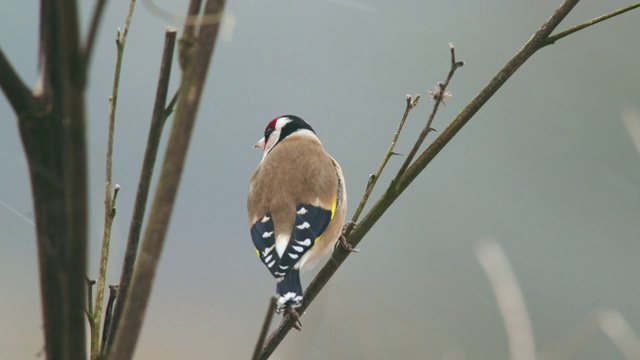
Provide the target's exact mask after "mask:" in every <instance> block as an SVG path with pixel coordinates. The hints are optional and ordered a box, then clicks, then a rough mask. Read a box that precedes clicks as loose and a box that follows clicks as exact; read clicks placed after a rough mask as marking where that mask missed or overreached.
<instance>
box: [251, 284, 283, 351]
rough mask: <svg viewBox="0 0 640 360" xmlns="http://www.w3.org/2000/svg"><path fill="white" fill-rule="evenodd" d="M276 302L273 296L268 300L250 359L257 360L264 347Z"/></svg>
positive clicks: (276, 297)
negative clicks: (265, 312)
mask: <svg viewBox="0 0 640 360" xmlns="http://www.w3.org/2000/svg"><path fill="white" fill-rule="evenodd" d="M277 301H278V296H277V295H274V296H272V297H271V298H270V299H269V306H267V314H266V315H265V316H264V321H263V322H262V329H261V330H260V335H259V336H258V341H256V347H255V349H254V350H253V356H252V357H251V359H253V360H258V359H259V356H260V350H262V345H264V339H266V338H267V333H268V332H269V326H270V325H271V319H273V313H274V311H273V309H274V308H275V307H276V302H277Z"/></svg>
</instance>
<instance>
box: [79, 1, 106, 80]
mask: <svg viewBox="0 0 640 360" xmlns="http://www.w3.org/2000/svg"><path fill="white" fill-rule="evenodd" d="M106 4H107V0H98V1H97V2H96V5H95V8H94V9H93V15H92V16H91V23H90V25H89V35H88V36H87V40H86V43H85V44H84V46H83V49H82V67H83V68H84V74H85V76H86V75H87V72H88V71H87V68H88V67H89V63H91V55H92V54H93V49H94V47H95V39H96V36H97V34H98V28H99V27H100V21H101V20H102V18H103V16H102V14H103V13H104V8H105V5H106ZM85 81H86V79H85Z"/></svg>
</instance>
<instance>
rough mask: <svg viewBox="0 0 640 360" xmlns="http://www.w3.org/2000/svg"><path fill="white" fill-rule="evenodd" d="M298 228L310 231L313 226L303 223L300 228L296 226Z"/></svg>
mask: <svg viewBox="0 0 640 360" xmlns="http://www.w3.org/2000/svg"><path fill="white" fill-rule="evenodd" d="M296 227H297V228H298V229H300V230H302V229H308V228H310V227H311V225H309V223H308V222H306V221H305V222H303V223H302V225H298V226H296Z"/></svg>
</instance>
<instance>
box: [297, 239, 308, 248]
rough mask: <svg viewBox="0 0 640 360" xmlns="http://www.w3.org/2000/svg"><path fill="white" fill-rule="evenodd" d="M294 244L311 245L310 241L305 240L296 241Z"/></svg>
mask: <svg viewBox="0 0 640 360" xmlns="http://www.w3.org/2000/svg"><path fill="white" fill-rule="evenodd" d="M296 242H297V243H298V244H300V245H302V246H309V245H311V239H305V240H304V241H298V240H296Z"/></svg>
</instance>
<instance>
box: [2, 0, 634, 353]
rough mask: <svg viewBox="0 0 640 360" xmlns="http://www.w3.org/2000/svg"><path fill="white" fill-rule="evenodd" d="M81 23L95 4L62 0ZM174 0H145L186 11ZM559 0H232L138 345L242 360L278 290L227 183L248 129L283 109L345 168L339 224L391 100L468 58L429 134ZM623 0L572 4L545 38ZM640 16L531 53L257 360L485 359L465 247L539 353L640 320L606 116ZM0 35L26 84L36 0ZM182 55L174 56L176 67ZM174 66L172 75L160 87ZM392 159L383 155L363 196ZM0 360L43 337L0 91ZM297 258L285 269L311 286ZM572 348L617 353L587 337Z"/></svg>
mask: <svg viewBox="0 0 640 360" xmlns="http://www.w3.org/2000/svg"><path fill="white" fill-rule="evenodd" d="M81 3H82V4H81V5H82V9H81V10H82V13H83V21H84V23H83V27H84V29H86V28H87V19H88V16H89V14H90V12H91V10H92V6H93V3H94V2H93V1H81ZM186 3H187V2H186V1H182V2H178V1H169V0H163V1H156V4H158V5H159V6H161V7H163V8H164V9H166V10H168V11H171V12H175V13H178V14H182V13H184V10H185V8H186ZM559 3H560V1H559V0H557V1H551V0H545V1H536V2H534V1H526V0H517V1H514V0H483V1H440V2H435V1H417V0H403V1H395V2H390V1H380V0H378V1H364V0H353V1H352V0H331V1H329V0H325V1H317V2H307V1H285V0H283V1H251V2H250V1H229V4H228V6H227V10H228V12H229V13H230V14H231V15H230V16H231V17H229V18H227V21H226V24H225V26H226V27H227V28H226V29H227V33H226V38H224V39H220V41H219V42H218V44H217V47H216V51H215V56H214V60H213V63H212V67H211V71H210V73H209V78H208V82H207V86H206V92H205V95H204V100H203V103H202V106H201V109H200V113H199V119H198V122H197V125H196V129H195V133H194V137H193V141H192V144H191V148H190V153H189V157H188V163H187V167H186V169H185V173H184V176H183V181H182V185H181V189H180V193H179V197H178V201H177V204H176V208H175V211H174V215H173V219H172V223H171V227H170V232H169V235H168V239H167V243H166V246H165V250H164V253H163V257H162V262H161V264H160V269H159V273H158V276H157V280H156V282H155V284H154V288H153V296H152V300H151V303H150V307H149V310H148V312H147V314H146V321H145V325H144V328H143V333H142V336H141V338H140V343H139V346H138V348H137V352H136V358H137V359H149V358H156V359H179V358H183V359H236V358H237V359H244V358H248V357H249V356H250V354H251V351H252V349H253V346H254V343H255V340H256V338H257V335H258V332H259V328H260V324H261V322H262V318H263V316H264V312H265V308H266V305H267V299H268V296H269V295H270V294H271V293H272V292H274V290H275V282H274V280H273V279H272V278H271V276H270V274H269V273H268V271H266V269H264V266H263V265H262V264H261V263H260V261H259V260H258V259H257V257H256V256H255V253H254V251H253V249H252V245H251V241H250V237H249V232H248V226H247V220H246V210H245V198H246V187H247V184H248V180H249V177H250V176H251V173H252V172H253V170H254V168H255V166H256V165H257V164H258V163H259V161H260V158H261V154H260V152H259V151H257V150H254V149H252V148H251V145H253V143H254V142H255V141H256V140H257V139H258V138H260V137H261V134H262V131H263V129H264V126H265V125H266V123H267V122H268V121H269V120H271V119H272V118H274V117H276V116H278V115H282V114H288V113H291V114H296V115H299V116H301V117H303V118H304V119H306V120H307V121H308V122H309V123H311V124H312V126H314V128H315V129H316V131H317V133H318V134H319V136H320V138H321V139H322V141H323V143H324V144H325V147H326V148H327V149H328V150H329V152H330V153H331V154H332V155H334V157H336V158H337V159H338V161H339V162H340V163H341V165H342V168H343V169H344V172H345V176H346V179H347V185H348V190H349V198H350V204H351V207H350V211H349V214H352V213H353V211H354V209H355V206H356V204H357V202H358V201H359V199H360V197H361V196H362V193H363V191H364V186H365V184H366V182H367V177H368V175H369V174H370V173H371V172H373V171H374V170H375V168H376V167H377V165H378V163H379V161H380V159H381V157H382V155H383V153H384V151H385V150H386V148H387V146H388V143H389V141H390V139H391V136H392V134H393V131H394V130H395V128H396V125H397V122H398V121H399V119H400V116H401V115H402V112H403V110H404V103H405V100H404V98H405V94H415V93H420V94H422V95H423V96H424V95H425V93H426V90H427V89H431V88H432V87H433V86H434V85H435V83H436V82H437V81H439V80H443V79H444V77H445V75H446V72H447V71H448V66H449V50H448V43H449V42H453V43H454V44H455V45H456V47H457V50H458V56H459V58H460V59H462V60H465V61H466V66H465V67H464V68H462V69H460V70H459V72H458V73H457V75H456V77H455V78H454V80H453V82H452V84H451V88H450V89H451V90H452V92H453V98H452V99H450V100H449V101H448V102H447V105H446V106H445V107H443V108H442V109H441V112H440V113H439V116H438V118H437V119H436V122H435V127H436V128H438V129H443V128H444V127H445V126H446V123H447V122H448V121H449V120H450V119H452V118H453V116H455V115H456V114H457V113H458V112H459V110H460V109H461V108H462V106H464V105H465V104H466V103H467V102H468V101H469V100H470V99H471V98H472V96H473V95H475V94H476V93H477V92H478V91H479V89H480V88H481V87H482V86H483V85H484V84H485V83H486V82H487V81H488V80H489V79H490V78H491V76H492V75H493V74H494V73H495V72H496V71H497V70H498V69H499V68H500V67H501V66H502V65H503V64H504V63H505V62H506V61H507V60H508V59H509V58H510V57H511V56H512V55H513V54H514V53H515V51H517V49H519V48H520V47H521V46H522V44H523V43H524V42H525V41H526V40H527V39H528V38H529V37H530V35H531V34H532V33H533V32H534V31H535V30H536V29H537V28H538V27H539V26H540V25H541V24H542V23H543V22H544V20H546V18H547V17H548V16H549V15H550V14H551V12H552V11H553V10H554V9H555V7H556V6H557V5H558V4H559ZM628 3H629V2H628V1H621V0H615V1H614V0H610V1H584V2H583V3H582V4H579V5H578V6H577V8H576V9H575V10H574V11H573V12H572V14H571V15H570V16H569V17H568V18H567V19H566V20H565V21H564V22H563V24H562V25H561V26H560V27H559V29H565V28H568V27H570V26H572V25H574V24H577V23H579V22H581V21H584V20H587V19H590V18H593V17H595V16H598V15H601V14H603V13H605V12H608V11H611V10H614V9H616V8H618V7H621V6H624V5H627V4H628ZM127 6H128V1H124V0H118V1H112V2H111V4H110V5H109V6H108V8H107V13H106V17H105V19H104V23H103V26H102V31H101V32H100V35H99V38H98V41H99V42H98V45H97V49H96V54H95V58H94V62H93V64H92V68H91V83H90V87H89V92H88V96H87V99H88V104H89V106H88V118H89V124H88V134H87V135H88V144H89V147H88V152H89V159H90V195H91V210H92V211H91V214H90V219H91V230H90V234H89V235H90V256H91V262H90V268H89V274H90V276H91V277H95V276H96V274H97V268H98V254H99V244H100V241H101V233H102V232H101V228H102V221H103V203H102V201H103V200H102V196H103V182H104V157H105V148H106V137H107V118H108V101H107V99H108V96H109V94H110V92H111V82H112V77H113V70H114V63H115V61H114V59H115V46H114V38H115V29H116V28H117V27H118V26H120V27H122V25H123V23H124V19H125V15H126V11H127ZM639 16H640V13H639V12H638V11H633V12H631V13H628V14H625V15H622V16H620V17H617V18H614V19H612V20H609V21H607V22H605V23H603V24H600V25H597V26H596V27H593V28H590V29H588V30H585V31H582V32H580V33H578V34H575V35H572V36H571V37H569V38H566V39H565V40H562V41H561V42H559V43H558V44H556V45H555V46H551V47H548V48H546V49H544V50H542V51H541V52H540V53H538V54H536V55H535V56H534V57H533V58H532V59H531V60H530V61H529V62H528V63H526V64H525V65H524V67H523V68H521V69H520V70H519V71H518V72H517V73H516V75H515V76H514V77H513V78H512V79H510V80H509V82H508V83H507V84H506V85H505V86H504V87H503V88H502V89H501V90H500V91H499V92H498V93H497V94H496V95H495V96H494V98H493V99H492V100H491V101H490V102H489V103H488V104H487V105H486V106H485V107H484V108H483V109H482V110H481V111H480V112H479V113H478V114H477V115H476V116H475V117H474V118H473V119H472V121H471V122H470V123H469V124H468V126H466V127H465V128H464V129H463V130H462V131H461V132H460V133H459V134H458V136H456V138H455V139H454V140H453V141H452V142H451V143H450V144H449V146H447V148H446V149H445V150H444V151H443V152H442V153H441V154H440V155H439V156H438V157H437V158H436V159H435V160H434V161H433V163H432V164H431V165H430V166H429V167H428V168H427V169H426V171H425V172H424V173H423V174H421V176H420V177H419V178H418V179H416V181H415V182H414V183H413V184H412V186H411V187H410V188H409V189H408V190H407V191H406V193H405V194H404V195H403V196H402V197H401V198H400V199H399V200H398V201H397V202H396V203H395V204H394V205H393V206H392V207H391V208H390V209H389V211H388V212H387V213H386V214H385V215H384V217H383V218H382V219H381V221H380V222H379V223H378V224H377V225H376V226H375V227H374V228H373V229H372V231H371V232H370V233H369V235H368V236H367V237H366V238H365V240H364V241H363V243H362V244H361V245H360V248H361V252H360V253H359V254H357V255H355V256H352V257H350V258H349V259H348V260H347V262H346V263H345V264H344V266H343V267H342V268H341V269H340V270H339V271H338V273H337V274H336V276H335V277H334V278H333V279H332V280H331V282H330V283H329V284H328V285H327V287H326V288H325V289H324V291H323V292H322V293H321V294H320V295H319V297H318V298H317V299H316V301H315V302H314V303H313V305H312V306H311V307H310V308H309V310H308V313H307V315H306V316H305V317H304V318H303V320H302V321H303V331H302V332H294V333H291V334H290V335H289V336H288V337H287V338H286V339H285V340H284V342H283V344H282V345H281V346H280V348H279V350H278V351H277V352H276V353H275V354H274V356H273V359H390V358H402V359H504V358H507V357H508V343H507V338H506V336H505V332H504V328H503V325H502V318H501V315H500V313H499V310H498V309H497V306H496V302H495V298H494V296H493V293H492V290H491V288H490V287H489V284H488V281H487V279H486V277H485V275H484V273H483V272H482V270H481V268H480V266H479V264H478V261H477V259H476V256H475V249H476V246H477V244H478V243H479V242H480V241H481V240H482V239H486V238H491V239H494V240H495V241H497V242H498V243H500V244H501V245H502V247H503V248H504V250H505V252H506V254H507V256H508V257H509V260H510V262H511V263H512V265H513V267H514V270H515V274H516V276H517V278H518V280H519V282H520V285H521V287H522V290H523V293H524V297H525V301H526V303H527V305H528V309H529V314H530V316H531V319H532V323H533V328H534V333H535V336H536V340H537V347H538V348H539V349H544V348H546V347H548V346H550V345H552V344H554V343H555V342H556V341H558V340H559V339H561V338H562V337H563V336H564V335H565V334H566V333H567V332H568V331H569V330H570V329H572V328H573V327H574V326H575V325H576V324H577V323H579V322H580V321H581V320H582V319H584V318H585V317H586V316H587V314H589V313H590V312H591V311H592V310H595V309H599V308H602V307H611V308H615V309H617V310H618V311H620V312H621V314H622V315H623V316H624V318H625V319H626V320H627V321H628V322H629V323H630V324H631V326H632V327H633V328H634V329H635V331H636V332H638V331H640V327H639V326H638V321H640V300H639V299H640V287H639V285H638V274H640V261H639V260H638V258H639V256H640V242H639V241H638V240H639V238H640V202H639V198H640V187H639V184H640V159H639V158H638V152H637V151H636V149H635V147H634V145H633V142H632V141H631V138H630V136H629V133H628V132H627V130H626V129H625V127H624V126H623V123H622V121H621V113H622V112H623V111H625V109H629V108H631V109H634V108H635V109H636V110H637V109H638V107H639V105H638V99H639V94H640V85H638V84H640V75H639V72H638V59H639V58H640V37H639V36H638V34H639V33H640V21H638V19H639ZM0 19H1V21H0V46H2V49H3V50H4V51H5V53H6V54H7V55H8V56H9V57H10V60H11V61H12V63H13V64H14V66H15V67H16V68H17V70H18V71H19V73H20V74H21V75H22V76H23V77H24V78H25V80H26V81H27V82H28V83H29V84H33V83H35V78H36V65H37V61H36V59H37V19H38V6H37V4H36V2H35V1H31V2H25V1H18V0H9V1H3V2H2V4H0ZM168 24H173V25H175V26H178V27H179V24H177V23H175V22H172V21H169V20H167V19H165V18H163V17H162V16H160V15H159V14H158V13H156V12H154V11H152V10H150V8H149V7H148V6H145V2H139V3H138V5H137V8H136V11H135V14H134V19H133V24H132V27H131V29H130V36H129V40H128V42H127V48H126V51H125V60H124V65H123V72H122V80H121V89H120V102H119V108H118V113H117V114H118V116H117V125H116V140H115V153H114V182H115V183H118V184H120V185H121V186H122V191H121V193H120V196H119V199H118V215H117V217H116V221H115V225H114V231H113V237H112V248H111V261H110V264H109V279H108V282H109V283H115V282H117V281H118V274H119V271H120V265H121V259H122V255H123V253H124V244H125V242H126V236H127V229H128V221H129V217H130V214H131V209H132V204H133V198H134V196H135V188H136V184H137V178H138V169H139V166H140V163H141V160H142V155H143V149H144V142H145V141H146V137H147V130H148V123H149V117H150V113H151V107H152V102H153V97H154V94H155V90H154V89H155V82H156V77H157V72H158V66H159V58H160V53H161V46H162V41H163V31H164V28H165V26H167V25H168ZM176 69H177V67H176ZM178 76H179V74H178V71H177V70H176V71H175V72H174V81H173V88H174V89H175V85H176V84H177V81H176V80H177V79H178ZM430 108H431V103H430V102H429V101H427V99H426V97H423V100H422V102H421V103H420V106H419V107H418V108H417V109H416V110H414V111H413V113H412V115H411V117H410V118H409V120H408V122H407V125H406V130H405V131H404V133H403V135H402V137H401V141H400V142H399V144H398V147H397V150H398V151H400V152H404V153H406V152H408V149H409V148H410V146H411V144H412V142H413V141H414V139H415V137H416V135H417V132H418V131H419V129H420V128H421V127H422V124H423V123H424V121H425V120H426V117H427V115H428V112H429V111H430ZM401 160H402V159H401V158H393V159H392V161H391V162H390V164H389V168H388V173H387V174H386V176H384V177H383V179H382V180H381V181H380V182H379V188H378V190H377V191H376V192H375V193H374V199H372V200H375V197H376V196H378V195H379V194H380V193H381V191H382V189H383V188H384V187H385V186H386V185H387V183H388V181H389V179H390V176H391V174H393V173H394V171H395V170H396V169H397V167H398V166H399V164H400V161H401ZM0 169H2V170H1V171H0V201H1V203H0V274H1V275H0V288H1V289H2V291H0V359H33V358H36V357H37V353H38V352H39V351H40V349H41V348H42V346H43V337H42V321H41V316H40V305H39V301H40V298H39V288H38V278H37V261H36V251H35V241H34V227H33V213H32V202H31V191H30V185H29V181H28V173H27V168H26V162H25V157H24V155H23V152H22V145H21V142H20V139H19V135H18V131H17V126H16V122H15V116H14V115H13V113H12V111H11V108H10V106H9V105H8V103H7V101H6V99H5V98H4V97H1V100H0ZM314 273H315V272H314V271H312V272H309V273H306V274H304V276H303V284H304V286H306V285H307V284H308V283H309V281H310V280H311V278H312V276H313V274H314ZM578 358H580V359H619V358H622V356H621V355H620V353H619V352H618V350H617V349H616V348H615V347H614V346H613V345H612V344H611V342H610V341H609V340H608V339H606V338H605V337H604V336H600V337H598V338H596V339H595V341H593V343H592V344H590V345H589V346H588V347H586V348H585V350H584V351H583V352H582V353H581V354H580V356H579V357H578Z"/></svg>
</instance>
